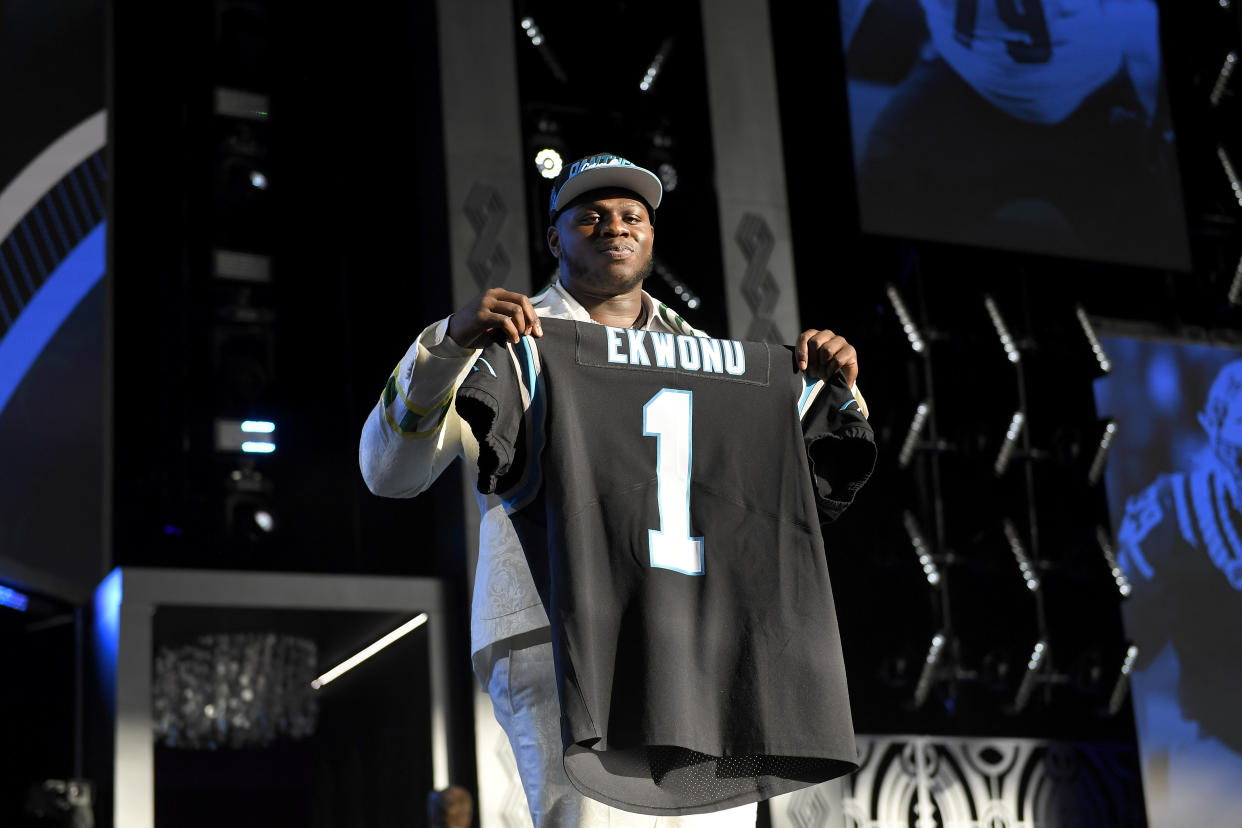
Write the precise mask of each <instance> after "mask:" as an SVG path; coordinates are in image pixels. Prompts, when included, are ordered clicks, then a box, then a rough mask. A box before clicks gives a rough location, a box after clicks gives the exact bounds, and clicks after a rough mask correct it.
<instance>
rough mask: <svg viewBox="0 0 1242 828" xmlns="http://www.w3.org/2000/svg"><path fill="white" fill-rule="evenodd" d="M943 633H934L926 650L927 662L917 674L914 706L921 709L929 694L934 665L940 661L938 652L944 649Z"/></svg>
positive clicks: (934, 669) (934, 671)
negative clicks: (917, 681) (917, 680)
mask: <svg viewBox="0 0 1242 828" xmlns="http://www.w3.org/2000/svg"><path fill="white" fill-rule="evenodd" d="M944 642H945V637H944V633H936V634H935V635H934V636H933V637H932V640H931V646H930V647H928V648H927V660H926V661H924V662H923V670H922V672H921V673H919V683H918V685H917V686H916V687H915V688H914V706H915V707H922V706H923V702H925V701H927V694H928V693H929V692H931V686H932V678H933V676H934V675H935V673H936V664H937V663H938V662H939V661H940V652H941V650H943V649H944Z"/></svg>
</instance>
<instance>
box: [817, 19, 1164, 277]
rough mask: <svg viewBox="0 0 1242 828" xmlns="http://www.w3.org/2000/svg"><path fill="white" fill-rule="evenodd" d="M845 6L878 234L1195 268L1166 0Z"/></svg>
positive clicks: (863, 201)
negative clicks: (1175, 126)
mask: <svg viewBox="0 0 1242 828" xmlns="http://www.w3.org/2000/svg"><path fill="white" fill-rule="evenodd" d="M841 9H842V21H843V33H844V36H845V38H846V47H847V62H846V69H847V72H848V73H849V75H850V90H849V96H850V111H851V119H852V121H853V122H854V123H853V128H854V140H855V145H856V146H855V149H856V159H855V160H856V166H857V174H858V194H859V205H860V214H861V219H862V225H863V228H864V229H865V230H868V231H873V232H881V233H890V234H896V235H908V236H914V237H919V238H928V239H934V240H942V241H950V242H957V243H964V244H977V245H985V246H991V247H1002V248H1008V249H1019V250H1030V251H1034V252H1042V253H1050V254H1054V255H1063V256H1074V257H1082V258H1090V259H1099V260H1110V261H1122V262H1128V263H1135V264H1141V265H1148V266H1160V267H1172V268H1179V269H1184V268H1185V267H1186V258H1187V253H1186V240H1185V230H1184V227H1183V218H1182V211H1181V206H1180V185H1179V184H1178V179H1177V173H1176V165H1175V159H1174V154H1173V143H1172V130H1171V128H1170V126H1169V122H1168V113H1167V105H1166V103H1165V100H1164V96H1163V93H1162V88H1163V87H1162V83H1161V69H1160V48H1159V38H1158V25H1157V24H1158V19H1157V13H1156V5H1155V3H1154V1H1153V0H855V1H854V2H849V0H846V2H843V3H842V5H841ZM892 32H901V33H903V35H902V37H903V38H904V40H905V41H906V42H907V44H909V43H910V42H913V41H917V42H916V43H915V44H914V45H915V48H916V51H917V57H915V58H913V59H911V60H909V61H908V62H909V63H910V64H911V68H910V69H909V71H908V72H906V73H905V74H904V76H902V77H901V78H900V79H899V80H897V82H896V83H893V82H892V81H893V80H894V78H892V77H891V75H892V72H893V71H894V69H893V66H892V65H891V64H890V65H888V66H887V68H886V67H885V60H886V59H887V58H886V57H885V55H886V54H891V55H894V56H896V55H899V54H900V52H901V50H900V49H893V48H892V47H891V44H890V46H889V47H888V48H887V49H886V48H885V46H884V41H885V35H886V34H889V33H892ZM892 60H900V57H893V58H892ZM901 68H902V69H904V65H903V66H902V67H901ZM898 71H900V70H898ZM886 72H887V74H888V77H885V75H886Z"/></svg>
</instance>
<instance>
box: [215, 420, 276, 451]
mask: <svg viewBox="0 0 1242 828" xmlns="http://www.w3.org/2000/svg"><path fill="white" fill-rule="evenodd" d="M215 426H216V441H215V444H216V451H244V452H246V453H249V454H270V453H272V452H273V451H275V450H276V438H275V436H274V435H275V434H276V424H275V423H273V422H272V421H270V420H229V419H225V418H217V419H216V421H215Z"/></svg>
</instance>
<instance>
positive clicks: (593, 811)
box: [487, 641, 756, 828]
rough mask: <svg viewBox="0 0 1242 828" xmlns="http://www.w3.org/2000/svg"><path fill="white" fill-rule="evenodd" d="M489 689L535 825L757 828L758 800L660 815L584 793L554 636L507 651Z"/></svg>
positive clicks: (565, 827)
mask: <svg viewBox="0 0 1242 828" xmlns="http://www.w3.org/2000/svg"><path fill="white" fill-rule="evenodd" d="M487 692H488V694H489V695H490V696H491V697H492V709H493V710H494V711H495V713H496V720H497V721H498V722H500V726H501V727H502V728H504V731H505V733H506V734H507V735H508V736H509V744H510V745H512V746H513V754H514V756H516V757H517V765H518V773H519V774H520V775H521V777H522V788H523V789H524V790H525V791H526V801H527V803H528V804H529V805H530V816H531V819H532V820H533V821H534V824H535V828H640V827H641V828H709V826H710V828H735V827H736V828H754V825H755V813H756V806H755V805H754V804H751V805H743V806H741V807H739V808H729V809H728V810H724V811H717V812H716V813H713V814H696V815H693V816H672V817H654V816H648V815H646V814H633V813H630V812H628V811H621V810H618V809H616V808H612V807H609V806H608V805H605V804H604V803H602V802H597V801H595V800H594V799H590V798H589V797H585V796H583V795H582V794H580V793H578V791H577V789H576V788H574V786H573V784H572V783H570V781H569V777H568V776H566V775H565V763H564V759H563V757H562V750H561V708H560V703H559V702H558V701H557V697H556V674H555V672H554V669H553V663H552V643H551V642H550V641H544V642H542V643H539V644H533V645H531V646H527V647H521V648H519V649H515V650H508V651H504V652H502V654H501V655H500V656H499V657H498V658H496V660H495V662H494V663H493V666H492V672H491V679H490V681H489V682H488V687H487Z"/></svg>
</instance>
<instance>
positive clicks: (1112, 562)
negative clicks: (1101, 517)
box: [1095, 526, 1134, 598]
mask: <svg viewBox="0 0 1242 828" xmlns="http://www.w3.org/2000/svg"><path fill="white" fill-rule="evenodd" d="M1095 540H1096V543H1098V544H1099V545H1100V551H1101V552H1103V553H1104V560H1105V561H1107V562H1108V571H1109V572H1110V573H1111V574H1112V576H1113V583H1115V584H1116V585H1117V591H1118V592H1119V593H1121V597H1122V598H1127V597H1129V595H1130V593H1131V592H1132V591H1133V589H1134V588H1133V587H1131V586H1130V579H1129V578H1127V577H1126V573H1125V570H1123V569H1122V568H1121V564H1120V563H1118V562H1117V553H1116V552H1114V551H1113V544H1112V542H1111V541H1110V540H1109V535H1108V531H1107V530H1106V529H1105V528H1104V527H1103V526H1097V527H1095Z"/></svg>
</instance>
